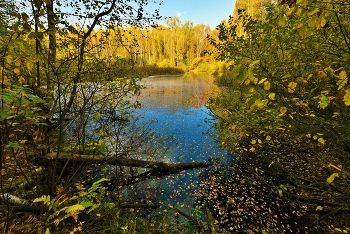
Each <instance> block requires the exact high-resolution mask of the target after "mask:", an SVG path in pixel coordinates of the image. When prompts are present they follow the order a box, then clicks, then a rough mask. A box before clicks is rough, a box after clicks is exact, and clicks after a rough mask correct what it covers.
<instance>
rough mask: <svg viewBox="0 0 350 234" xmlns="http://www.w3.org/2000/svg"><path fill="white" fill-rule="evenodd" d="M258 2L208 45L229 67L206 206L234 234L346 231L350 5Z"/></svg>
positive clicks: (309, 0) (216, 107) (241, 9)
mask: <svg viewBox="0 0 350 234" xmlns="http://www.w3.org/2000/svg"><path fill="white" fill-rule="evenodd" d="M254 2H259V3H258V4H257V6H258V7H257V8H255V9H251V8H248V7H247V5H246V2H245V1H237V2H236V4H237V5H236V9H237V10H236V11H235V14H234V15H233V17H231V18H230V20H229V21H228V22H227V23H222V24H221V25H220V26H219V27H218V28H219V34H218V38H213V37H212V38H211V43H212V45H213V46H214V47H215V48H216V52H217V58H218V59H219V60H221V61H225V62H226V64H227V70H226V73H224V72H222V74H221V76H220V77H219V78H218V80H217V82H218V84H219V85H220V86H221V89H222V94H221V95H220V96H219V97H218V98H215V99H213V101H212V103H211V108H212V110H213V112H214V113H215V114H216V115H217V116H218V118H219V123H218V125H217V126H218V129H219V134H220V142H221V144H222V146H223V147H228V148H230V149H231V151H232V152H235V153H237V157H233V158H232V159H227V158H226V159H225V160H221V159H216V160H214V159H213V161H214V162H215V163H214V164H213V165H214V166H213V167H212V168H211V170H209V171H208V174H207V177H206V180H204V181H203V186H204V187H203V190H202V191H201V192H200V194H206V196H202V197H203V202H204V204H205V206H209V207H210V208H211V211H212V212H213V216H214V217H215V219H216V224H217V225H218V227H220V230H222V231H225V232H233V233H241V232H242V233H347V232H348V231H349V230H350V223H349V217H350V216H349V208H350V200H349V167H350V164H349V140H350V139H349V134H348V133H349V126H350V122H349V121H350V119H349V110H350V109H349V105H350V99H349V97H350V96H349V94H350V88H349V84H348V76H349V69H350V67H349V58H350V57H349V55H350V47H349V42H350V34H349V32H350V25H349V22H350V20H349V13H350V6H349V3H348V2H347V1H335V0H334V1H314V0H298V1H293V0H292V1H279V4H272V5H270V4H265V3H266V2H267V1H254Z"/></svg>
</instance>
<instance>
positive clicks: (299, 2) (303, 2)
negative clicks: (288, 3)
mask: <svg viewBox="0 0 350 234" xmlns="http://www.w3.org/2000/svg"><path fill="white" fill-rule="evenodd" d="M296 3H297V5H299V6H306V5H307V0H297V2H296Z"/></svg>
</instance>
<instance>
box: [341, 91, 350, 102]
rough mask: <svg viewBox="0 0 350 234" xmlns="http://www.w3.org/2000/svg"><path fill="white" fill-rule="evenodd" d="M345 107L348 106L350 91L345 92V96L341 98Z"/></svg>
mask: <svg viewBox="0 0 350 234" xmlns="http://www.w3.org/2000/svg"><path fill="white" fill-rule="evenodd" d="M343 101H344V103H345V105H347V106H350V89H347V90H345V95H344V97H343Z"/></svg>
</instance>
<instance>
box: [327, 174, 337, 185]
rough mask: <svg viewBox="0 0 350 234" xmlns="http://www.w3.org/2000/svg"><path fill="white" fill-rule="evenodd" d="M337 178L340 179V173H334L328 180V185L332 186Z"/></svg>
mask: <svg viewBox="0 0 350 234" xmlns="http://www.w3.org/2000/svg"><path fill="white" fill-rule="evenodd" d="M335 177H339V174H338V173H333V174H332V175H331V176H330V177H328V178H327V183H328V184H330V183H332V182H333V181H334V179H335Z"/></svg>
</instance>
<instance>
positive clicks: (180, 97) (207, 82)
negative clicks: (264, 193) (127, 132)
mask: <svg viewBox="0 0 350 234" xmlns="http://www.w3.org/2000/svg"><path fill="white" fill-rule="evenodd" d="M142 83H143V84H144V85H145V86H146V89H145V90H143V91H142V95H141V96H140V97H139V102H140V103H141V105H142V108H141V109H140V110H138V114H139V115H140V116H142V119H143V121H145V122H147V121H151V120H155V121H154V123H153V124H152V125H151V129H152V130H153V131H154V132H155V134H157V135H159V137H160V138H159V139H164V141H161V142H162V147H164V148H165V155H164V157H162V158H163V160H164V161H167V162H191V161H207V162H208V160H209V158H210V157H215V156H217V157H220V156H221V155H225V154H226V153H227V152H226V151H223V150H221V149H220V148H219V146H218V143H217V142H216V141H215V130H214V129H213V128H212V124H213V121H215V120H213V117H212V116H210V111H209V109H208V108H207V103H208V101H209V98H210V97H212V96H213V95H215V93H217V91H218V90H217V87H216V86H215V85H214V79H213V78H212V77H193V76H182V77H173V76H170V77H150V78H145V79H143V80H142ZM200 173H201V170H193V171H189V172H188V171H187V172H183V173H180V174H178V175H174V176H169V177H167V178H165V179H163V180H162V182H161V183H162V189H161V190H162V192H161V193H160V195H159V199H160V200H162V201H164V200H167V201H168V202H170V203H179V202H190V203H191V202H194V201H193V200H194V198H193V197H192V196H191V195H190V194H191V191H193V190H194V189H196V187H197V184H198V181H199V179H198V178H199V177H198V175H199V174H200Z"/></svg>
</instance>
